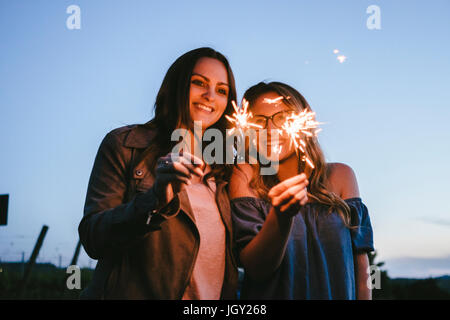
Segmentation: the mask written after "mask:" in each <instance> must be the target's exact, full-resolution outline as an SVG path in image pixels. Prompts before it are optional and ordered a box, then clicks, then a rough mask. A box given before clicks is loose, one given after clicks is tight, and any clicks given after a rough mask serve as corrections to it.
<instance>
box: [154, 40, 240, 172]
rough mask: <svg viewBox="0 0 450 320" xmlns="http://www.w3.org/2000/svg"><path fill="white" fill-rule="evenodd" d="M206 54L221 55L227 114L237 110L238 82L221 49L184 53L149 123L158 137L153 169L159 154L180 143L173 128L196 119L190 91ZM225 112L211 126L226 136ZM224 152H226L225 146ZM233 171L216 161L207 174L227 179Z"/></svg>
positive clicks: (169, 75)
mask: <svg viewBox="0 0 450 320" xmlns="http://www.w3.org/2000/svg"><path fill="white" fill-rule="evenodd" d="M204 57H208V58H214V59H217V60H218V61H220V62H222V63H223V64H224V66H225V68H226V70H227V75H228V85H229V91H228V102H227V106H226V109H225V112H224V115H225V114H228V115H231V114H232V112H233V105H232V103H231V101H233V100H236V85H235V80H234V75H233V71H232V70H231V67H230V64H229V63H228V60H227V58H226V57H225V56H224V55H223V54H221V53H220V52H218V51H215V50H214V49H212V48H208V47H204V48H198V49H194V50H191V51H189V52H187V53H185V54H183V55H182V56H180V57H179V58H178V59H177V60H176V61H175V62H174V63H173V64H172V65H171V66H170V68H169V70H168V71H167V73H166V75H165V77H164V80H163V82H162V84H161V88H160V89H159V92H158V95H157V97H156V102H155V109H154V110H155V117H154V118H153V119H152V120H151V121H149V122H148V123H147V124H146V125H147V126H149V127H151V128H154V129H156V136H155V138H154V139H155V140H154V141H155V144H154V145H155V149H156V156H155V158H154V159H152V162H151V164H150V168H151V170H152V171H154V169H155V166H156V160H157V158H159V157H161V156H164V155H166V154H167V153H169V152H170V151H171V150H172V148H173V147H174V146H175V145H176V143H177V142H176V141H171V134H172V132H173V131H174V130H175V129H177V128H178V127H179V125H180V124H184V125H187V126H190V125H191V123H192V120H191V117H190V112H189V91H190V86H191V77H192V70H193V69H194V67H195V65H196V63H197V62H198V60H199V59H200V58H204ZM224 115H222V117H221V118H220V119H219V121H217V122H216V123H215V124H214V125H212V126H211V128H216V129H219V130H220V131H221V132H222V134H223V136H225V134H226V129H227V127H228V126H229V125H228V121H227V120H226V118H225V117H224ZM224 145H225V144H224ZM223 154H225V147H224V153H223ZM231 171H232V166H231V165H218V164H212V165H211V172H210V173H209V174H208V175H207V176H206V177H205V178H208V176H213V177H214V178H215V179H216V181H217V180H220V181H223V180H227V179H229V177H230V176H231Z"/></svg>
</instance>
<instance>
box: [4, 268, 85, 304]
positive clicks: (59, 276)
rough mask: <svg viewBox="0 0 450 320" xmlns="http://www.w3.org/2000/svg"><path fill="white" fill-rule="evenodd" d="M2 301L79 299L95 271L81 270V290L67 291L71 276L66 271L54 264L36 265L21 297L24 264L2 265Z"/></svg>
mask: <svg viewBox="0 0 450 320" xmlns="http://www.w3.org/2000/svg"><path fill="white" fill-rule="evenodd" d="M0 268H1V272H0V299H3V300H7V299H33V300H38V299H39V300H40V299H68V300H73V299H78V297H79V295H80V292H81V291H82V289H83V288H85V287H86V286H87V284H88V283H89V282H90V281H91V278H92V273H93V270H91V269H81V270H80V272H81V289H80V290H77V289H72V290H69V289H67V286H66V281H67V278H68V277H69V276H70V275H71V274H68V273H66V269H62V268H57V267H56V266H54V265H53V264H36V265H35V267H34V268H33V272H32V273H31V276H30V278H29V280H28V283H27V285H26V287H25V290H23V294H22V296H19V290H18V289H19V286H20V284H21V281H22V277H23V265H22V263H2V264H0Z"/></svg>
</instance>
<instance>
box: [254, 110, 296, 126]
mask: <svg viewBox="0 0 450 320" xmlns="http://www.w3.org/2000/svg"><path fill="white" fill-rule="evenodd" d="M291 114H292V111H280V112H277V113H274V114H273V115H271V116H270V117H268V116H263V115H262V114H259V115H255V116H253V118H252V120H251V121H252V123H254V124H257V125H259V126H261V128H262V129H266V128H267V124H268V122H269V119H271V120H272V123H273V125H274V126H275V127H277V128H279V129H281V127H282V126H283V124H284V123H285V122H286V119H287V117H288V116H290V115H291Z"/></svg>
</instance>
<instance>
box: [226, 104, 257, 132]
mask: <svg viewBox="0 0 450 320" xmlns="http://www.w3.org/2000/svg"><path fill="white" fill-rule="evenodd" d="M231 103H232V104H233V108H234V111H236V112H234V113H233V115H232V116H231V117H230V116H228V115H225V117H226V118H227V120H228V121H230V122H231V123H234V124H235V127H234V128H232V129H231V130H230V131H229V134H232V133H233V132H234V130H235V129H238V130H241V131H242V130H245V129H248V128H250V127H253V128H260V129H261V128H262V127H261V126H260V125H257V124H254V123H251V122H249V120H250V119H251V118H252V117H253V115H252V113H251V112H248V110H247V109H248V101H247V100H245V99H244V100H243V101H242V105H243V106H242V107H241V108H239V107H238V106H237V104H236V102H235V101H231Z"/></svg>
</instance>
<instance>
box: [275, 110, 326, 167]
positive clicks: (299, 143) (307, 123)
mask: <svg viewBox="0 0 450 320" xmlns="http://www.w3.org/2000/svg"><path fill="white" fill-rule="evenodd" d="M315 115H316V114H315V113H314V112H312V111H308V110H306V109H305V110H303V111H302V112H300V113H295V114H292V115H290V116H288V117H287V118H286V121H285V123H284V124H283V126H282V127H281V129H282V130H283V131H284V132H285V133H286V134H287V135H288V136H289V138H290V139H291V143H293V144H294V146H295V149H296V150H300V151H301V152H302V153H303V154H304V156H303V157H302V160H303V161H305V162H306V163H307V164H308V165H309V166H310V167H311V168H312V169H314V164H313V163H312V161H311V160H310V159H309V158H308V156H306V142H305V140H304V139H303V137H304V136H307V137H313V136H316V135H317V133H318V132H319V131H320V130H319V129H317V130H316V128H317V127H318V125H319V124H320V123H319V122H317V121H316V120H315Z"/></svg>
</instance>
